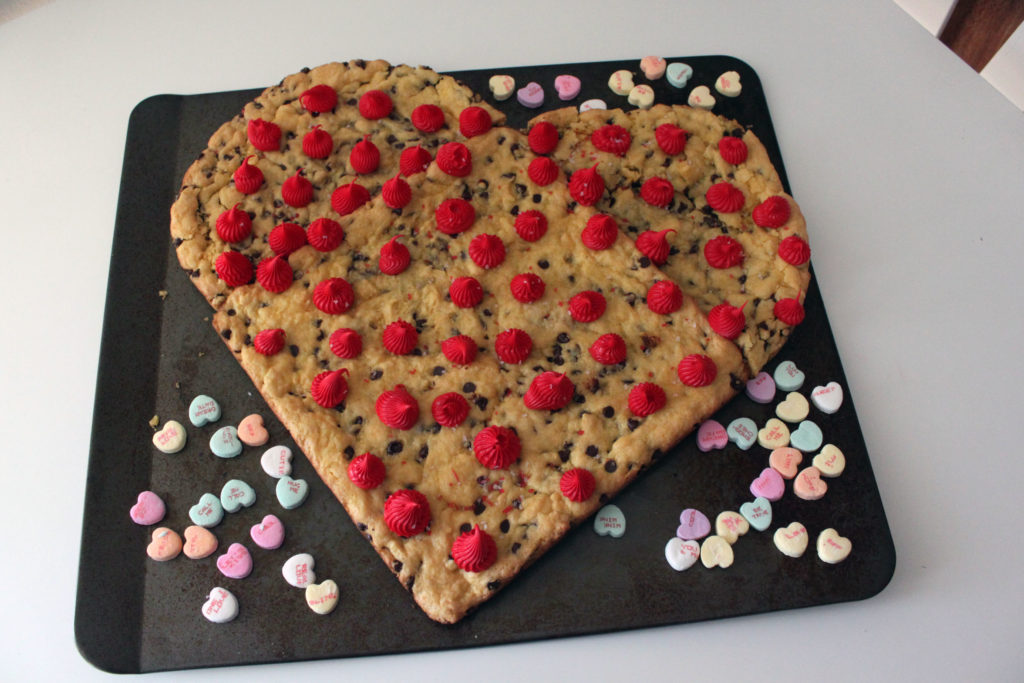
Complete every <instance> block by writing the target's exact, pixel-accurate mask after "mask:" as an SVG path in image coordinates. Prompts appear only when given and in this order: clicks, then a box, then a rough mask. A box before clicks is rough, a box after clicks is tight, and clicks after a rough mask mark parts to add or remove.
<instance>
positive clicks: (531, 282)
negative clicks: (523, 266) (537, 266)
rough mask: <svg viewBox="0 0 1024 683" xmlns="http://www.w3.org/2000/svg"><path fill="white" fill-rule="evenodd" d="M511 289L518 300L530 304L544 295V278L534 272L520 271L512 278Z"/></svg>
mask: <svg viewBox="0 0 1024 683" xmlns="http://www.w3.org/2000/svg"><path fill="white" fill-rule="evenodd" d="M509 289H510V290H511V291H512V296H513V297H515V299H516V301H519V302H521V303H524V304H530V303H533V302H534V301H537V300H538V299H540V298H541V297H542V296H544V290H545V285H544V280H542V279H540V276H538V275H534V274H533V273H520V274H519V275H516V276H515V277H514V278H512V282H510V283H509Z"/></svg>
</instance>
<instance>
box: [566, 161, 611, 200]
mask: <svg viewBox="0 0 1024 683" xmlns="http://www.w3.org/2000/svg"><path fill="white" fill-rule="evenodd" d="M569 194H570V195H572V198H573V199H575V200H576V202H577V203H579V204H580V205H582V206H593V205H594V204H596V203H597V200H599V199H600V198H601V195H603V194H604V178H602V177H601V174H600V173H598V172H597V164H594V165H593V166H592V167H591V168H581V169H580V170H578V171H576V172H575V173H573V174H572V177H571V178H570V179H569Z"/></svg>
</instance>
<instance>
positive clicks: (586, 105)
mask: <svg viewBox="0 0 1024 683" xmlns="http://www.w3.org/2000/svg"><path fill="white" fill-rule="evenodd" d="M607 108H608V103H607V102H605V101H604V100H599V99H597V98H594V99H592V100H587V101H586V102H583V103H582V104H580V113H581V114H582V113H583V112H585V111H590V110H591V109H607Z"/></svg>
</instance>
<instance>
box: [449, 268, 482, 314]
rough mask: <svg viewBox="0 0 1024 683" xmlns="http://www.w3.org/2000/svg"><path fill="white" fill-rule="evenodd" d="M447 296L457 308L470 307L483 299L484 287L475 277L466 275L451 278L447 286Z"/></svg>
mask: <svg viewBox="0 0 1024 683" xmlns="http://www.w3.org/2000/svg"><path fill="white" fill-rule="evenodd" d="M448 296H450V297H451V299H452V303H453V304H455V305H456V306H458V307H459V308H472V307H473V306H476V305H477V304H478V303H480V302H481V301H483V300H484V288H483V287H482V286H480V283H479V282H478V281H477V279H476V278H473V277H469V276H468V275H466V276H463V277H457V278H455V279H454V280H452V283H451V285H449V286H448Z"/></svg>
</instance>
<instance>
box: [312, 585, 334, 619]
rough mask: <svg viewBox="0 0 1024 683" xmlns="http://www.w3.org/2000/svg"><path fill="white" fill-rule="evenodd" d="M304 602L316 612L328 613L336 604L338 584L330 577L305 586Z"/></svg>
mask: <svg viewBox="0 0 1024 683" xmlns="http://www.w3.org/2000/svg"><path fill="white" fill-rule="evenodd" d="M306 604H307V605H309V608H310V609H311V610H313V611H314V612H316V613H317V614H330V613H331V612H332V611H334V608H335V606H337V604H338V584H336V583H335V582H334V581H332V580H331V579H327V580H326V581H324V582H323V583H311V584H309V585H308V586H306Z"/></svg>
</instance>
